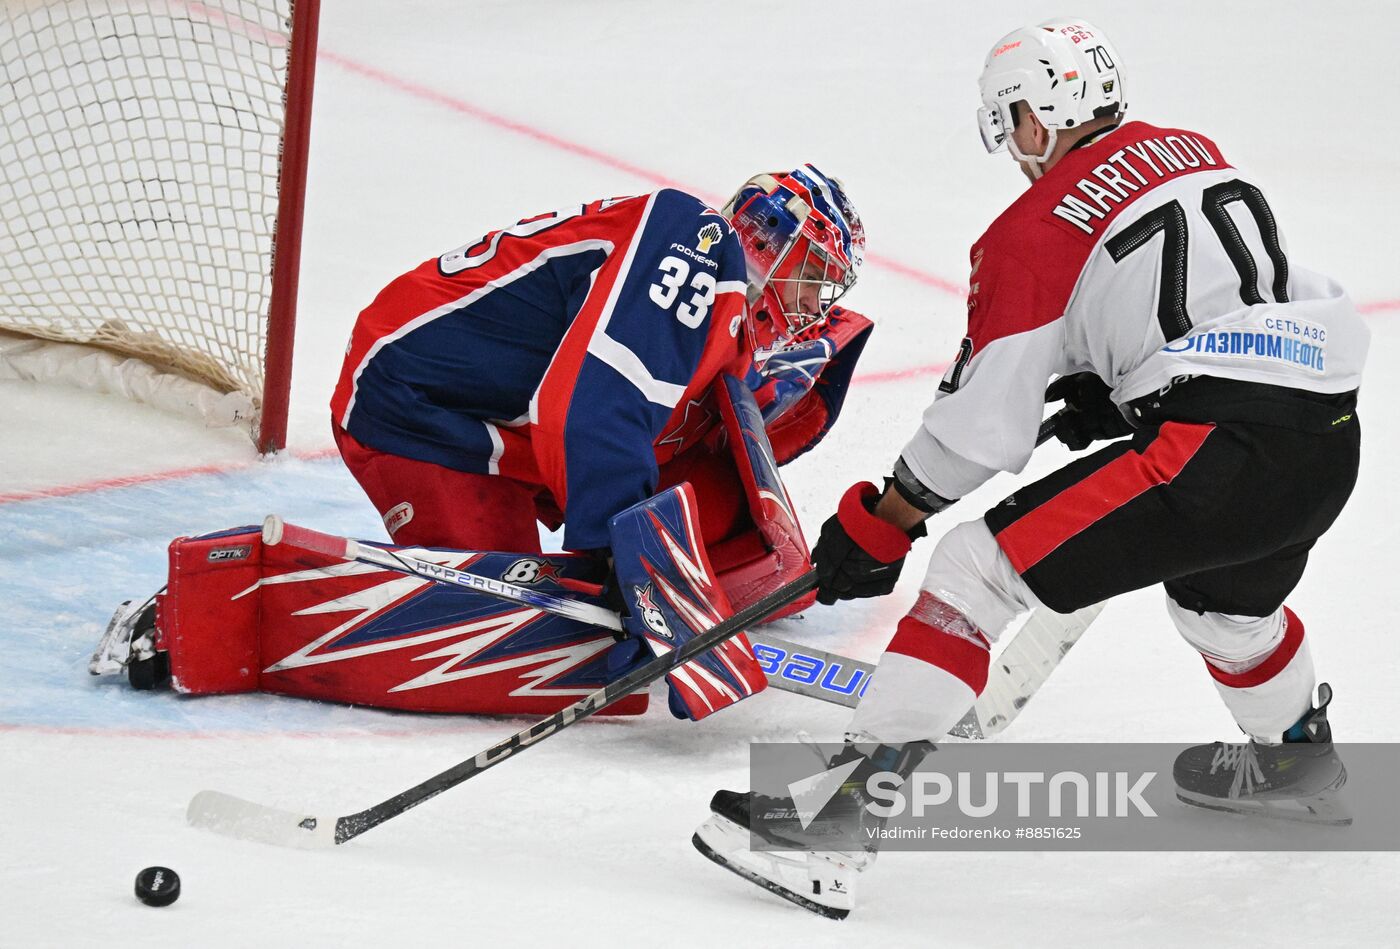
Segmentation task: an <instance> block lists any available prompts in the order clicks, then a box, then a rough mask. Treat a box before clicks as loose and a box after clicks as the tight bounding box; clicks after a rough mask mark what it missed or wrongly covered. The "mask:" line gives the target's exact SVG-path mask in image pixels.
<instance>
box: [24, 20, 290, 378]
mask: <svg viewBox="0 0 1400 949" xmlns="http://www.w3.org/2000/svg"><path fill="white" fill-rule="evenodd" d="M290 5H291V0H210V2H208V3H196V2H181V0H166V2H161V0H150V2H139V0H129V2H123V0H73V2H33V0H3V2H0V71H2V73H0V74H2V75H3V79H4V81H3V83H0V127H2V128H3V132H0V136H3V137H0V261H2V262H3V264H2V265H0V328H4V329H11V330H15V331H18V332H22V333H26V334H30V335H34V336H40V337H45V338H48V339H56V340H65V341H72V342H83V343H94V344H97V345H101V346H104V347H106V348H110V349H115V350H118V351H120V352H124V353H131V354H134V355H138V356H140V357H142V358H143V359H147V360H149V361H151V362H154V363H156V364H158V365H161V366H163V367H168V368H170V369H173V370H174V371H176V372H180V373H183V374H186V375H189V376H192V377H194V378H197V379H200V380H201V381H204V382H206V383H208V384H209V385H211V386H213V387H214V388H216V389H219V390H220V391H224V392H229V391H241V392H244V393H247V394H248V395H249V396H251V397H252V398H254V399H258V398H259V397H260V396H261V393H262V387H263V372H262V361H263V349H264V342H265V329H266V327H265V317H266V313H267V302H268V297H269V295H270V291H271V260H272V237H273V228H274V226H275V222H276V211H277V177H278V163H279V152H280V147H281V136H282V127H283V87H284V85H285V82H286V78H287V76H286V72H287V45H288V35H287V24H288V22H289V18H290Z"/></svg>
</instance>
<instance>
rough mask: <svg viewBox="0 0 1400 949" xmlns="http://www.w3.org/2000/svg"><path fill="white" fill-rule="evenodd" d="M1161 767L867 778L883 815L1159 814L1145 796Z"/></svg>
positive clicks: (875, 806)
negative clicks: (944, 811)
mask: <svg viewBox="0 0 1400 949" xmlns="http://www.w3.org/2000/svg"><path fill="white" fill-rule="evenodd" d="M1156 777H1157V772H1156V771H1146V772H1140V773H1133V772H1129V771H1115V772H1108V771H1096V772H1093V773H1089V774H1086V773H1083V772H1079V771H1056V772H1054V773H1051V774H1047V773H1046V772H1044V771H1002V772H997V771H986V772H978V773H973V772H970V771H959V772H957V773H955V774H944V773H942V772H940V771H928V772H924V771H920V772H916V773H915V774H913V775H910V777H909V779H908V780H907V781H906V780H905V779H904V778H901V777H900V776H899V775H898V774H895V773H893V772H890V771H881V772H879V773H877V774H873V775H871V776H870V778H869V779H868V780H867V781H866V785H865V789H866V792H867V793H868V794H869V795H870V798H871V803H869V804H867V805H866V807H867V809H868V810H869V811H870V813H872V814H874V815H875V816H876V817H880V818H891V817H900V816H901V815H904V814H906V813H907V814H908V815H909V816H911V817H916V818H922V817H928V816H931V815H935V814H936V812H938V811H940V810H942V809H950V810H956V811H957V812H958V813H959V814H961V815H963V816H964V817H1018V818H1029V817H1156V816H1157V812H1156V811H1155V810H1153V808H1152V805H1151V804H1149V803H1148V802H1147V800H1146V798H1145V797H1144V796H1143V794H1144V792H1146V791H1147V789H1148V787H1149V786H1150V785H1151V783H1152V781H1153V779H1155V778H1156Z"/></svg>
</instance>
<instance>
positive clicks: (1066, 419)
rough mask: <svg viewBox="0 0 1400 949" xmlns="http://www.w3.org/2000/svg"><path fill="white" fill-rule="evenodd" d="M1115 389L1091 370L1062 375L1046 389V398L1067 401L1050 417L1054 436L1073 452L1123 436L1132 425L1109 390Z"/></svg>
mask: <svg viewBox="0 0 1400 949" xmlns="http://www.w3.org/2000/svg"><path fill="white" fill-rule="evenodd" d="M1112 391H1113V390H1112V389H1110V388H1109V387H1108V384H1107V383H1105V382H1104V381H1103V380H1102V379H1100V378H1099V377H1098V376H1097V375H1095V374H1094V373H1092V372H1076V373H1074V374H1073V375H1069V376H1062V377H1061V378H1059V379H1056V380H1055V381H1054V382H1052V383H1050V388H1048V389H1046V390H1045V401H1046V402H1047V403H1048V402H1061V401H1063V402H1064V403H1065V407H1064V408H1063V409H1061V410H1060V411H1058V412H1056V413H1055V414H1054V415H1052V416H1051V417H1050V421H1051V422H1052V423H1053V425H1054V429H1055V437H1056V438H1058V439H1059V440H1060V441H1062V442H1064V443H1065V445H1066V446H1067V447H1068V448H1069V449H1070V450H1071V451H1081V450H1083V449H1085V448H1088V447H1089V445H1090V444H1091V443H1093V442H1097V441H1104V440H1107V439H1113V438H1122V437H1123V436H1124V435H1127V434H1129V433H1131V432H1132V430H1133V427H1132V425H1130V424H1128V420H1127V419H1125V418H1124V417H1123V413H1122V412H1119V411H1118V406H1116V405H1114V404H1113V400H1112V399H1110V398H1109V393H1110V392H1112Z"/></svg>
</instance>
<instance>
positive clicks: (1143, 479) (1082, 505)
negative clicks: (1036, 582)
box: [997, 422, 1215, 573]
mask: <svg viewBox="0 0 1400 949" xmlns="http://www.w3.org/2000/svg"><path fill="white" fill-rule="evenodd" d="M1214 430H1215V426H1214V425H1191V424H1187V423H1184V422H1164V423H1163V424H1162V428H1161V430H1160V431H1159V432H1158V434H1157V437H1156V438H1154V439H1153V440H1152V442H1151V443H1150V444H1149V445H1148V446H1147V448H1146V449H1145V450H1144V451H1143V452H1142V454H1138V453H1137V452H1135V451H1129V452H1128V453H1127V454H1124V455H1120V456H1119V457H1117V458H1115V459H1114V460H1113V461H1111V462H1109V463H1108V464H1106V465H1104V466H1103V467H1102V468H1100V469H1099V470H1098V471H1095V472H1094V473H1093V474H1091V475H1089V476H1088V477H1086V478H1084V480H1082V481H1079V482H1077V483H1076V484H1072V485H1070V486H1069V487H1068V488H1065V489H1064V490H1063V491H1061V492H1060V493H1059V494H1057V495H1055V496H1054V497H1053V498H1051V499H1050V500H1048V501H1046V502H1045V503H1044V504H1042V505H1040V506H1039V507H1037V508H1036V509H1035V510H1033V511H1031V512H1030V513H1029V514H1027V515H1026V516H1025V517H1022V518H1020V519H1019V520H1017V521H1015V522H1013V523H1012V524H1010V525H1008V526H1007V527H1006V528H1005V529H1004V530H1002V532H1001V533H999V534H997V543H998V544H1000V545H1001V549H1002V550H1003V551H1004V552H1005V553H1006V556H1007V559H1009V560H1010V561H1011V566H1013V567H1014V568H1015V569H1016V572H1017V573H1025V572H1026V571H1027V570H1029V569H1030V568H1031V567H1034V566H1035V565H1036V564H1038V563H1039V562H1040V561H1041V560H1043V559H1045V557H1047V556H1048V555H1049V554H1050V553H1052V552H1053V551H1054V550H1055V548H1057V547H1059V546H1060V545H1061V544H1063V543H1064V542H1065V541H1067V540H1069V539H1070V538H1072V537H1074V536H1075V535H1076V534H1078V533H1080V532H1081V531H1084V530H1087V529H1088V528H1089V527H1091V526H1093V525H1094V524H1095V523H1097V522H1098V521H1100V520H1102V519H1103V518H1105V517H1107V516H1108V515H1109V514H1112V513H1113V512H1114V511H1116V510H1118V509H1119V508H1120V507H1122V506H1123V505H1125V504H1127V503H1128V502H1129V501H1131V500H1133V499H1134V498H1136V497H1138V496H1139V495H1141V494H1143V493H1144V492H1145V491H1148V490H1149V489H1151V488H1155V487H1157V486H1158V485H1162V484H1170V483H1171V481H1172V480H1173V479H1174V478H1176V476H1177V475H1178V474H1180V473H1181V469H1183V468H1185V467H1186V465H1187V463H1188V462H1189V461H1190V460H1191V459H1192V457H1193V456H1195V454H1196V452H1197V450H1199V449H1200V447H1201V445H1203V444H1204V443H1205V440H1206V438H1207V437H1208V436H1209V435H1210V433H1211V432H1213V431H1214Z"/></svg>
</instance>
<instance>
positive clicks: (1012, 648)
mask: <svg viewBox="0 0 1400 949" xmlns="http://www.w3.org/2000/svg"><path fill="white" fill-rule="evenodd" d="M263 543H266V544H287V545H289V546H292V547H297V548H300V549H302V550H310V551H315V552H317V553H322V554H325V555H327V556H331V557H337V558H339V559H342V560H355V561H359V562H360V563H367V564H373V565H375V566H379V567H383V568H385V569H387V570H394V571H396V572H399V573H404V574H408V575H411V576H418V577H422V578H424V579H426V580H432V581H436V582H438V583H445V584H449V585H452V586H460V587H465V588H467V589H470V590H476V591H478V592H481V593H485V594H487V595H489V596H494V597H498V598H500V599H503V600H508V601H511V602H514V603H520V604H523V605H525V606H531V607H534V608H535V609H539V610H542V611H544V612H546V613H554V614H557V615H559V616H565V617H568V618H569V619H573V620H578V621H579V622H583V623H589V624H591V625H594V626H598V627H601V628H603V629H607V630H612V631H617V630H620V629H622V623H621V621H620V620H619V619H618V616H617V614H616V613H614V612H613V611H612V610H609V609H607V608H606V607H602V606H596V605H594V604H591V603H581V602H579V601H577V600H572V599H569V598H568V597H561V596H554V595H553V594H550V593H545V592H543V591H541V590H532V589H529V588H527V587H523V586H519V585H517V584H514V583H508V582H507V581H505V580H497V579H495V578H493V577H486V576H482V575H481V574H477V573H472V572H470V571H467V570H458V569H456V568H453V567H447V566H444V565H442V564H438V563H433V562H432V561H429V560H423V559H422V558H419V557H414V556H413V555H411V554H407V553H404V552H403V551H395V550H389V549H386V548H383V547H378V546H376V545H374V544H364V543H360V542H359V541H356V540H351V539H350V538H348V537H338V536H335V535H333V534H324V533H321V532H320V531H316V530H312V529H311V528H309V527H300V526H298V525H296V524H288V523H287V522H285V521H283V520H282V519H281V518H279V517H277V516H276V515H275V514H274V515H269V516H268V517H267V519H266V520H264V521H263ZM1100 609H1102V605H1098V606H1092V607H1086V608H1085V609H1083V610H1080V611H1079V612H1078V613H1073V614H1070V615H1068V616H1061V615H1060V614H1058V613H1053V612H1051V611H1049V610H1044V609H1042V610H1037V611H1036V612H1035V613H1034V614H1032V616H1031V618H1030V620H1028V621H1027V623H1026V625H1025V626H1024V627H1023V628H1022V629H1021V631H1020V632H1019V633H1018V634H1017V635H1016V637H1015V638H1014V639H1012V641H1011V642H1010V643H1009V644H1008V645H1007V647H1006V648H1005V649H1004V650H1002V652H1001V653H1000V655H998V657H997V659H996V661H995V662H994V663H993V664H992V670H991V674H990V676H989V677H988V679H987V687H986V688H985V689H984V690H983V692H982V695H981V696H980V697H978V699H977V704H976V705H974V706H973V707H972V708H971V709H969V710H968V713H967V715H965V716H963V719H962V720H961V721H960V722H958V723H957V724H956V725H954V726H953V728H951V729H950V730H949V732H948V733H949V734H950V735H955V736H957V737H960V738H987V737H990V736H992V735H995V734H997V733H998V732H1000V731H1002V730H1003V729H1004V728H1006V726H1007V725H1009V724H1010V723H1011V720H1012V719H1014V718H1015V717H1016V715H1017V714H1018V713H1019V712H1020V710H1021V707H1022V706H1023V705H1025V704H1026V702H1028V701H1030V698H1031V696H1032V695H1034V694H1035V692H1036V690H1037V689H1039V688H1040V687H1041V686H1042V685H1044V684H1045V680H1046V679H1047V678H1049V676H1050V673H1051V672H1052V671H1053V670H1054V668H1055V666H1056V665H1058V664H1059V660H1060V659H1061V658H1062V657H1063V656H1064V654H1065V653H1066V652H1068V651H1069V649H1070V647H1071V646H1073V645H1074V644H1075V642H1077V641H1078V639H1079V637H1080V635H1082V634H1083V632H1084V630H1085V629H1086V628H1087V627H1088V625H1089V624H1090V623H1091V622H1093V619H1094V617H1095V616H1097V615H1098V611H1099V610H1100ZM749 640H750V642H751V643H752V645H753V650H754V655H755V656H756V657H757V659H758V661H759V664H760V665H761V666H762V667H763V671H764V674H765V676H766V677H767V679H768V684H769V685H771V686H772V687H773V688H775V689H778V690H780V691H784V692H795V693H797V694H799V695H805V696H807V697H809V698H816V699H821V700H822V701H826V702H835V703H837V704H839V705H845V706H847V707H852V708H853V707H854V706H855V705H856V703H857V702H858V701H859V700H860V696H861V695H862V694H864V691H865V687H866V686H867V685H868V684H869V682H870V677H871V676H872V675H873V674H874V672H875V667H874V666H873V665H871V664H870V663H867V662H861V661H860V660H858V659H851V658H849V657H847V656H842V655H839V654H837V653H831V652H827V651H825V650H822V649H816V648H814V647H811V646H799V645H798V644H796V643H791V642H788V641H786V640H783V639H780V638H778V637H776V636H770V635H767V634H765V633H762V632H754V631H753V630H749Z"/></svg>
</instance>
